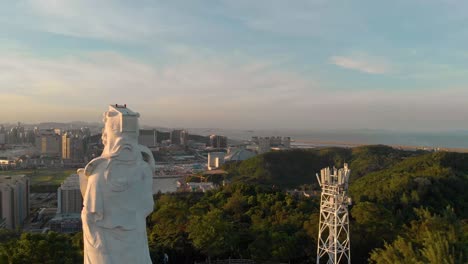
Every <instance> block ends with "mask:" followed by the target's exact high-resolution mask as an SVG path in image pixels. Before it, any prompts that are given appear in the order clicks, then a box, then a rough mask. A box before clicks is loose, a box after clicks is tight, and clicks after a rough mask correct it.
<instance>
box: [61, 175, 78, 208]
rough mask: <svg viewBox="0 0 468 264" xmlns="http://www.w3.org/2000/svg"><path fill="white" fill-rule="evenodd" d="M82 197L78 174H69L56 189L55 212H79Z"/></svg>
mask: <svg viewBox="0 0 468 264" xmlns="http://www.w3.org/2000/svg"><path fill="white" fill-rule="evenodd" d="M82 208H83V197H82V195H81V191H80V180H79V177H78V174H72V175H70V176H69V177H68V178H67V179H65V181H64V182H63V183H62V185H60V187H59V188H58V189H57V214H72V213H80V212H81V209H82Z"/></svg>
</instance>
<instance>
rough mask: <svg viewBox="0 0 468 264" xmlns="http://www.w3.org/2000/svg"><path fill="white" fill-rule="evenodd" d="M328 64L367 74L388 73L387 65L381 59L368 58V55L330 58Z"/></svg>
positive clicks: (388, 67)
mask: <svg viewBox="0 0 468 264" xmlns="http://www.w3.org/2000/svg"><path fill="white" fill-rule="evenodd" d="M329 62H330V63H331V64H334V65H336V66H339V67H342V68H345V69H351V70H357V71H360V72H364V73H369V74H384V73H388V72H389V71H390V66H389V65H388V63H386V62H385V61H383V60H382V59H379V58H375V57H370V56H368V55H357V56H356V55H353V56H332V57H330V59H329Z"/></svg>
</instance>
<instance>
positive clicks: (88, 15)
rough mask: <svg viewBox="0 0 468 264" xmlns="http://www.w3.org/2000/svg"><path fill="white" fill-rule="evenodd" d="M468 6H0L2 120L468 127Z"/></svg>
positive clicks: (224, 2)
mask: <svg viewBox="0 0 468 264" xmlns="http://www.w3.org/2000/svg"><path fill="white" fill-rule="evenodd" d="M467 10H468V2H467V1H456V0H439V1H436V0H395V1H375V0H359V1H345V0H343V1H341V0H336V1H330V0H294V1H287V0H255V1H251V0H232V1H231V0H219V1H208V0H206V1H201V0H193V1H181V0H172V1H149V0H148V1H107V0H100V1H91V0H76V1H75V0H70V1H65V0H60V1H59V0H56V1H53V0H44V1H38V0H30V1H24V0H18V1H7V0H0V111H1V113H2V114H1V116H0V123H8V122H17V121H21V122H25V123H35V122H44V121H58V122H66V121H78V120H82V121H91V122H100V121H101V119H102V112H104V111H106V110H107V105H108V104H115V103H119V104H127V105H128V107H129V108H131V109H132V110H134V111H137V112H139V113H140V115H141V122H142V123H143V124H146V125H154V126H161V127H186V128H189V127H213V128H234V129H388V130H403V131H406V130H408V131H411V130H418V131H419V130H428V131H439V130H467V129H468V120H467V119H468V118H467V117H468V103H467V100H468V48H467V47H468V12H467Z"/></svg>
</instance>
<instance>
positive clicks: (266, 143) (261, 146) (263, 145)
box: [258, 137, 271, 154]
mask: <svg viewBox="0 0 468 264" xmlns="http://www.w3.org/2000/svg"><path fill="white" fill-rule="evenodd" d="M270 150H271V145H270V138H269V137H261V138H258V154H263V153H265V152H268V151H270Z"/></svg>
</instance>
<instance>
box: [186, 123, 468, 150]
mask: <svg viewBox="0 0 468 264" xmlns="http://www.w3.org/2000/svg"><path fill="white" fill-rule="evenodd" d="M189 133H194V134H199V135H210V134H218V135H225V136H227V137H228V138H229V139H231V140H234V141H236V140H238V141H245V140H250V139H251V138H252V137H253V136H258V137H266V136H283V137H284V136H288V137H291V139H292V140H293V141H294V142H296V143H324V144H323V145H338V146H339V145H344V146H346V145H347V144H350V145H371V144H384V145H391V146H414V147H430V148H460V149H468V131H465V130H460V131H439V132H426V131H417V132H404V131H391V130H374V129H359V130H292V129H277V130H240V129H203V128H192V129H189Z"/></svg>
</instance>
